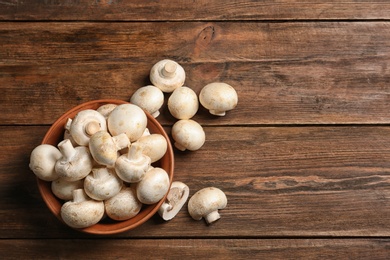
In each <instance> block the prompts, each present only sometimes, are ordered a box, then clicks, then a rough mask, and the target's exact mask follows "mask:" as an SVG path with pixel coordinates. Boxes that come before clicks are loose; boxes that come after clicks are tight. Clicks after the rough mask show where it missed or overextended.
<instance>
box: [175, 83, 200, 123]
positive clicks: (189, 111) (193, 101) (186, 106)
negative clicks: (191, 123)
mask: <svg viewBox="0 0 390 260" xmlns="http://www.w3.org/2000/svg"><path fill="white" fill-rule="evenodd" d="M198 108H199V102H198V96H197V95H196V93H195V92H194V91H193V90H192V89H190V88H189V87H185V86H183V87H180V88H177V89H175V90H174V91H173V92H172V94H171V96H170V97H169V99H168V109H169V112H170V113H171V115H172V116H174V117H175V118H177V119H190V118H191V117H193V116H194V115H195V114H196V112H197V111H198Z"/></svg>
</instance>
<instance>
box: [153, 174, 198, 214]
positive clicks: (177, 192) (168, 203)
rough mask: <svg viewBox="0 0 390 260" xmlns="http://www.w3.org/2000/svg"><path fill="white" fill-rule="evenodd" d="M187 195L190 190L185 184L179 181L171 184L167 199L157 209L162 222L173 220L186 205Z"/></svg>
mask: <svg viewBox="0 0 390 260" xmlns="http://www.w3.org/2000/svg"><path fill="white" fill-rule="evenodd" d="M189 194H190V189H189V188H188V186H187V185H186V184H184V183H182V182H180V181H174V182H172V184H171V187H170V189H169V192H168V195H167V198H166V200H165V202H164V203H163V204H162V205H161V207H160V208H159V210H158V214H159V215H160V216H161V217H162V218H163V219H164V220H171V219H173V218H174V217H175V216H176V215H177V213H178V212H179V211H180V209H181V208H182V207H183V206H184V204H185V203H186V201H187V199H188V196H189Z"/></svg>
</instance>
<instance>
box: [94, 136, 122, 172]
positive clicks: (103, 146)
mask: <svg viewBox="0 0 390 260" xmlns="http://www.w3.org/2000/svg"><path fill="white" fill-rule="evenodd" d="M129 144H130V140H129V138H128V137H127V135H126V134H125V133H122V134H119V135H117V136H113V137H112V136H111V135H110V134H109V133H108V132H106V131H99V132H96V133H95V134H94V135H92V136H91V138H90V139H89V151H90V152H91V155H92V157H93V158H94V159H95V161H96V162H97V163H98V164H101V165H105V166H107V167H114V164H115V162H116V160H117V159H118V151H119V150H121V149H123V148H126V147H127V146H128V145H129Z"/></svg>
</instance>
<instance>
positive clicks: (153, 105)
mask: <svg viewBox="0 0 390 260" xmlns="http://www.w3.org/2000/svg"><path fill="white" fill-rule="evenodd" d="M130 102H131V103H133V104H135V105H137V106H139V107H140V108H142V109H145V110H146V111H148V112H149V113H150V114H151V115H152V116H153V117H158V116H159V115H160V111H159V109H160V108H161V107H162V105H163V104H164V93H163V92H162V91H161V89H159V88H157V87H155V86H153V85H147V86H144V87H141V88H139V89H137V91H135V92H134V94H133V95H132V96H131V98H130Z"/></svg>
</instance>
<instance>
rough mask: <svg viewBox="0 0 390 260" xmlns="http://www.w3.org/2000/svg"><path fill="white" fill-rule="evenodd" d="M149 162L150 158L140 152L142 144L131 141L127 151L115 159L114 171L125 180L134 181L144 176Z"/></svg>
mask: <svg viewBox="0 0 390 260" xmlns="http://www.w3.org/2000/svg"><path fill="white" fill-rule="evenodd" d="M150 164H151V160H150V158H149V157H148V156H146V155H144V154H143V153H142V146H141V145H140V144H138V143H133V144H132V145H131V146H130V148H129V152H128V153H127V154H123V155H121V156H120V157H119V158H118V159H117V161H116V163H115V172H116V174H117V175H118V176H119V178H121V179H122V180H124V181H125V182H129V183H135V182H139V181H140V180H142V179H143V178H144V176H145V173H146V172H147V171H148V169H149V167H150Z"/></svg>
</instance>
